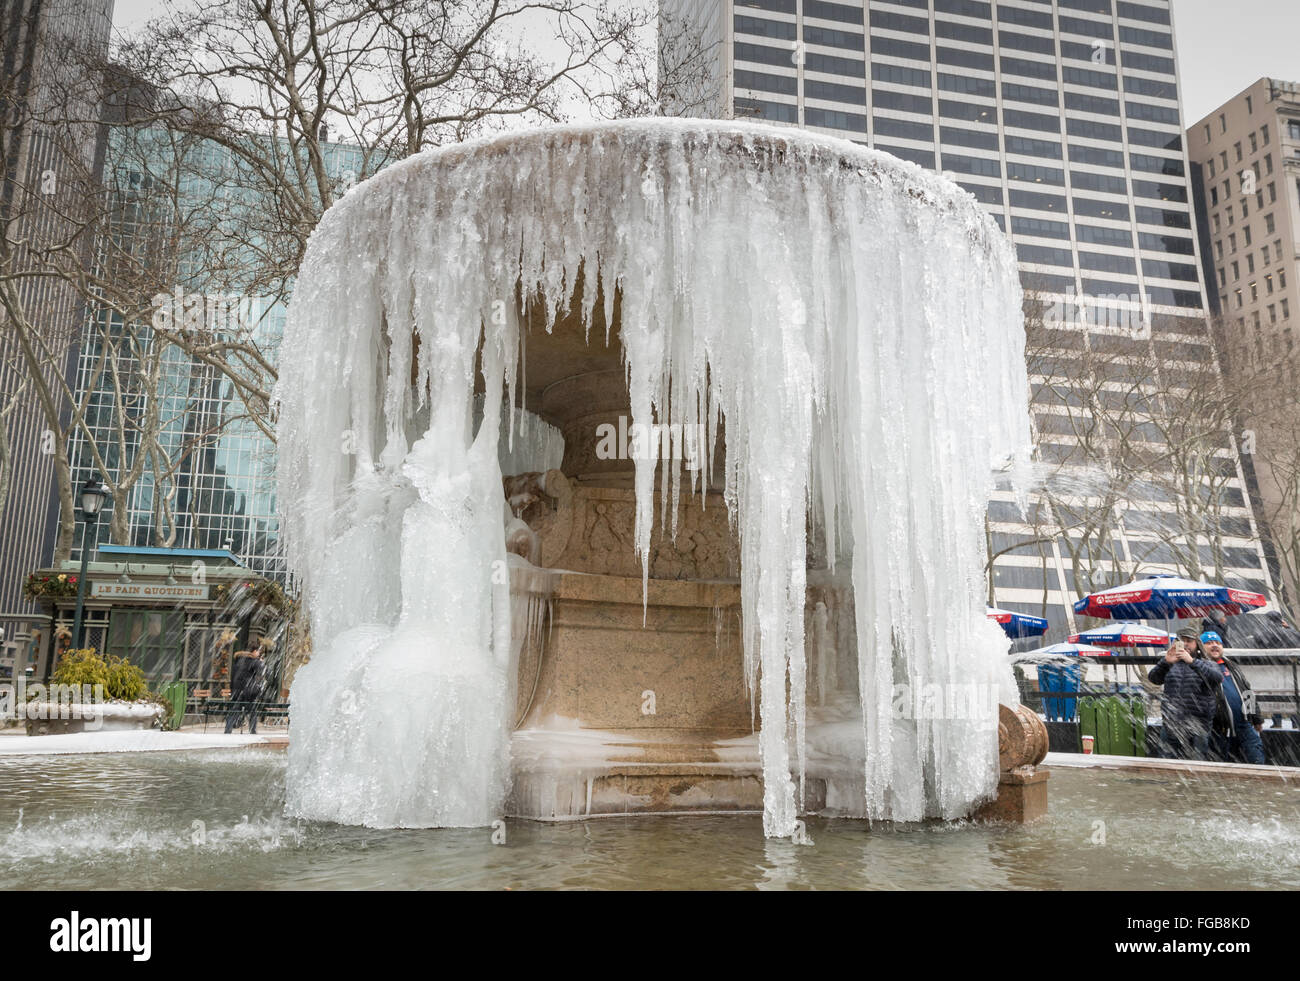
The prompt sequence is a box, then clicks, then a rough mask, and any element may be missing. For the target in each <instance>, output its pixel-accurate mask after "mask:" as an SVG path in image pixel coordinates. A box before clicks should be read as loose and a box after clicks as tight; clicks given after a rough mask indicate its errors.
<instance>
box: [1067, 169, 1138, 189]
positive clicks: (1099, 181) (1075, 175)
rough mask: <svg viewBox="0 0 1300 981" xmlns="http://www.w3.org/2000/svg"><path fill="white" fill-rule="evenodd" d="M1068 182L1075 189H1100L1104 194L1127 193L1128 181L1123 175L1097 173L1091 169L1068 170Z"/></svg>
mask: <svg viewBox="0 0 1300 981" xmlns="http://www.w3.org/2000/svg"><path fill="white" fill-rule="evenodd" d="M1070 183H1071V184H1072V185H1073V186H1074V189H1075V190H1076V191H1101V192H1103V193H1106V194H1127V193H1128V182H1127V181H1126V180H1124V178H1123V177H1116V176H1114V175H1112V174H1099V173H1097V172H1096V171H1092V170H1072V171H1070Z"/></svg>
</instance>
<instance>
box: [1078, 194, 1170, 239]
mask: <svg viewBox="0 0 1300 981" xmlns="http://www.w3.org/2000/svg"><path fill="white" fill-rule="evenodd" d="M1075 201H1076V202H1077V201H1078V199H1077V198H1076V199H1075ZM1124 212H1125V214H1126V215H1127V213H1128V209H1127V208H1125V209H1124ZM1133 214H1134V217H1136V218H1137V220H1138V222H1139V223H1140V224H1143V225H1160V226H1163V227H1165V228H1181V229H1184V230H1187V231H1190V230H1191V227H1192V218H1191V215H1189V214H1188V213H1187V212H1186V211H1172V210H1169V209H1166V208H1143V207H1141V206H1138V207H1136V208H1135V209H1134V212H1133Z"/></svg>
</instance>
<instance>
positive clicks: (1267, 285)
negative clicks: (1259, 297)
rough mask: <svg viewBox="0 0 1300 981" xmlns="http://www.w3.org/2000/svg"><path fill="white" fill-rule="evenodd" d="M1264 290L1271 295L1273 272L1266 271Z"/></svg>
mask: <svg viewBox="0 0 1300 981" xmlns="http://www.w3.org/2000/svg"><path fill="white" fill-rule="evenodd" d="M1264 292H1265V293H1267V294H1268V295H1269V296H1272V295H1273V274H1272V273H1266V274H1265V275H1264Z"/></svg>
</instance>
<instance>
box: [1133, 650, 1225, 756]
mask: <svg viewBox="0 0 1300 981" xmlns="http://www.w3.org/2000/svg"><path fill="white" fill-rule="evenodd" d="M1198 636H1199V635H1198V634H1197V632H1196V631H1195V630H1193V629H1191V628H1190V627H1187V628H1184V629H1182V630H1180V631H1179V632H1178V637H1177V639H1176V640H1175V641H1174V642H1173V644H1172V645H1171V646H1170V648H1169V650H1168V651H1166V652H1165V656H1164V660H1162V661H1161V662H1160V663H1159V664H1157V665H1156V666H1155V667H1154V668H1152V669H1151V671H1150V673H1149V674H1148V675H1147V679H1148V680H1149V681H1150V682H1151V683H1152V684H1153V685H1162V686H1163V687H1164V690H1165V691H1164V697H1163V699H1162V700H1161V708H1160V714H1161V717H1162V719H1163V720H1164V740H1165V749H1166V752H1167V753H1168V754H1169V755H1170V756H1172V757H1174V758H1176V759H1196V760H1205V759H1209V756H1210V724H1211V722H1212V721H1213V719H1214V712H1215V709H1216V708H1218V694H1219V689H1220V688H1221V687H1222V686H1223V675H1222V674H1221V673H1220V671H1219V668H1218V665H1216V664H1214V663H1212V662H1211V661H1210V660H1209V659H1208V658H1206V657H1204V656H1202V655H1203V652H1202V650H1201V647H1200V643H1199V642H1198Z"/></svg>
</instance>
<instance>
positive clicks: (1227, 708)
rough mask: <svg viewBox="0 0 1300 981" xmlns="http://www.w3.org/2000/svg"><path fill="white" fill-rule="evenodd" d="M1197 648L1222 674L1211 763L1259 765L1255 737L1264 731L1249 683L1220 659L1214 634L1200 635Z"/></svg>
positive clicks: (1219, 640) (1261, 759)
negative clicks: (1202, 647)
mask: <svg viewBox="0 0 1300 981" xmlns="http://www.w3.org/2000/svg"><path fill="white" fill-rule="evenodd" d="M1201 644H1202V645H1203V646H1204V647H1205V654H1206V657H1208V658H1209V659H1210V660H1211V661H1212V662H1214V664H1215V666H1216V667H1218V669H1219V671H1220V672H1221V673H1222V674H1223V685H1222V686H1221V687H1220V688H1219V697H1218V699H1217V702H1218V705H1217V707H1216V709H1215V713H1214V727H1213V737H1212V739H1211V743H1212V746H1213V749H1214V756H1215V759H1220V760H1224V761H1227V762H1241V761H1245V762H1246V763H1256V764H1262V763H1263V762H1264V741H1263V740H1262V739H1261V738H1260V735H1259V733H1260V730H1261V729H1263V728H1264V717H1263V716H1261V715H1260V714H1259V711H1258V709H1257V707H1256V705H1255V693H1254V692H1253V691H1251V688H1250V682H1249V681H1247V680H1246V676H1245V675H1243V674H1242V673H1241V669H1240V668H1238V667H1237V666H1236V665H1235V664H1233V663H1232V662H1231V661H1229V660H1228V659H1227V658H1226V657H1224V656H1223V638H1222V637H1220V636H1219V634H1218V632H1217V631H1214V630H1207V631H1205V633H1203V634H1201Z"/></svg>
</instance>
